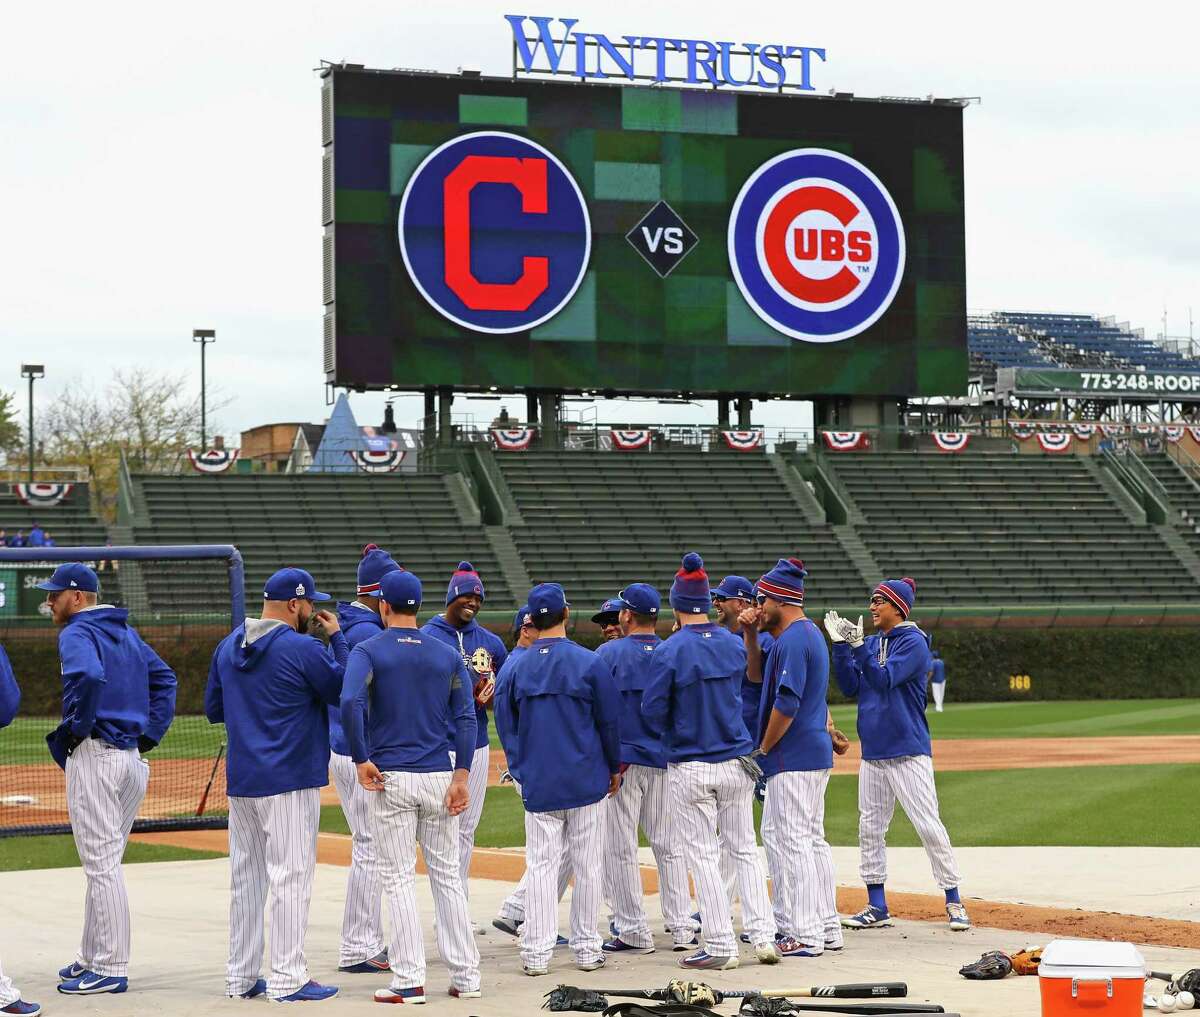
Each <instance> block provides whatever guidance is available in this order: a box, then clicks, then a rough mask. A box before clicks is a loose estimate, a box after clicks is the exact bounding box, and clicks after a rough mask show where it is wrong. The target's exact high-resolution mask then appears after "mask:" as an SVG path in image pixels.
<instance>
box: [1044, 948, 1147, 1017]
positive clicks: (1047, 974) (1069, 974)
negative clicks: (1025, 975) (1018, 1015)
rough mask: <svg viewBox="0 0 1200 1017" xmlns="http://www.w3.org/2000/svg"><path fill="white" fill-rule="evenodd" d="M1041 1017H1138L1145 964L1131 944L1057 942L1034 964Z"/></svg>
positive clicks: (1139, 1014) (1144, 985) (1144, 976)
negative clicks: (1036, 964)
mask: <svg viewBox="0 0 1200 1017" xmlns="http://www.w3.org/2000/svg"><path fill="white" fill-rule="evenodd" d="M1038 983H1039V986H1040V988H1041V992H1042V1017H1098V1015H1099V1014H1103V1015H1104V1017H1141V1014H1142V994H1143V992H1144V990H1145V987H1146V961H1145V960H1144V959H1143V957H1142V955H1141V953H1140V952H1139V951H1138V949H1137V947H1135V946H1134V945H1133V944H1132V943H1100V942H1096V941H1094V940H1086V939H1056V940H1054V941H1053V942H1052V943H1050V945H1049V946H1047V947H1046V949H1045V950H1043V951H1042V962H1041V964H1040V965H1038Z"/></svg>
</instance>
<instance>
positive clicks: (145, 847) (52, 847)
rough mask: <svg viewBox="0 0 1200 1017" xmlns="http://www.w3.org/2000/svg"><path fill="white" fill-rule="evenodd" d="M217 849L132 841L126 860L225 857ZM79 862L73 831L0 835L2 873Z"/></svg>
mask: <svg viewBox="0 0 1200 1017" xmlns="http://www.w3.org/2000/svg"><path fill="white" fill-rule="evenodd" d="M223 857H225V856H224V855H223V854H221V853H220V852H217V851H190V850H188V849H187V848H177V847H171V846H169V845H166V844H138V843H137V842H131V843H130V844H129V846H128V847H127V848H126V849H125V862H126V864H128V865H132V864H133V863H135V862H194V861H199V860H200V859H203V858H223ZM78 864H79V855H78V854H76V853H75V841H74V840H73V839H72V838H71V836H70V834H63V835H61V836H50V837H0V872H14V871H17V870H20V869H69V868H73V867H74V866H76V865H78Z"/></svg>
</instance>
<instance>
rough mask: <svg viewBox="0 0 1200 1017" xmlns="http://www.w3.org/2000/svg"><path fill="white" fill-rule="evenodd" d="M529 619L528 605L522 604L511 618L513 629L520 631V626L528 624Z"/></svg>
mask: <svg viewBox="0 0 1200 1017" xmlns="http://www.w3.org/2000/svg"><path fill="white" fill-rule="evenodd" d="M530 621H531V616H530V614H529V605H528V604H522V605H521V607H520V609H519V610H518V611H517V613H516V616H515V617H514V618H513V631H514V632H520V631H521V627H522V626H523V625H528V624H529V623H530Z"/></svg>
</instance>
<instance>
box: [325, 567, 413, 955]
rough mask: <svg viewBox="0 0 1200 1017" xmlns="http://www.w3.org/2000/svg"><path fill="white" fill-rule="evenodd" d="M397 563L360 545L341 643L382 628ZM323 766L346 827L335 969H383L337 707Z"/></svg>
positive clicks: (378, 885) (371, 868) (374, 889)
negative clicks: (386, 584) (385, 585)
mask: <svg viewBox="0 0 1200 1017" xmlns="http://www.w3.org/2000/svg"><path fill="white" fill-rule="evenodd" d="M399 568H400V566H399V565H398V564H397V563H396V561H395V560H394V559H393V558H391V557H390V556H389V555H388V553H387V552H386V551H384V550H382V549H381V548H380V547H379V546H378V545H377V544H368V545H367V546H366V547H364V548H363V553H362V560H361V561H359V563H358V574H357V576H356V580H357V584H356V585H357V588H358V589H357V592H358V597H357V599H356V600H353V601H351V602H350V603H348V604H346V603H339V604H338V605H337V619H338V625H339V626H340V628H341V630H342V635H344V636H345V637H346V645H347V646H348V647H349V648H350V649H354V647H356V646H357V645H358V644H359V643H361V642H362V641H363V640H364V639H369V638H370V637H371V636H373V635H376V634H377V633H378V632H379V631H380V630H381V629H382V628H383V620H382V619H381V618H380V614H379V583H380V580H382V579H383V577H384V576H385V575H386V574H387V573H388V572H395V571H396V570H397V569H399ZM329 747H330V750H331V753H332V754H331V755H330V757H329V772H330V774H332V776H333V783H334V786H335V787H337V793H338V800H339V801H341V803H342V812H343V813H344V814H345V816H346V825H347V826H349V827H350V875H349V878H348V879H347V880H346V906H345V909H344V911H343V913H342V943H341V950H340V954H339V959H338V970H339V971H345V972H348V973H350V974H369V973H371V972H378V971H387V970H388V958H387V951H386V950H385V949H384V945H383V943H384V940H383V919H382V916H381V914H380V912H381V910H382V909H381V902H382V899H383V883H382V880H381V878H380V874H379V865H378V860H377V857H376V851H375V843H374V836H373V834H372V830H371V827H372V825H373V822H372V818H371V796H370V795H369V794H367V792H366V791H365V790H364V789H363V787H362V785H361V784H359V782H358V770H357V769H356V767H355V765H354V760H353V759H351V758H350V745H349V743H348V742H347V741H346V736H345V733H344V732H343V731H342V720H341V711H340V709H339V708H337V707H333V706H331V707H330V708H329Z"/></svg>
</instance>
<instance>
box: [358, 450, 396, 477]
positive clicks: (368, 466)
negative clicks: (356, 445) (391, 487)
mask: <svg viewBox="0 0 1200 1017" xmlns="http://www.w3.org/2000/svg"><path fill="white" fill-rule="evenodd" d="M346 455H348V456H349V457H350V458H351V459H353V460H354V465H355V466H357V467H358V468H359V469H360V470H362V471H363V473H394V472H395V471H396V470H397V469H398V468H399V466H400V463H401V462H402V461H403V460H404V449H402V448H388V449H370V448H368V449H361V450H349V449H348V450H347V451H346Z"/></svg>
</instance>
